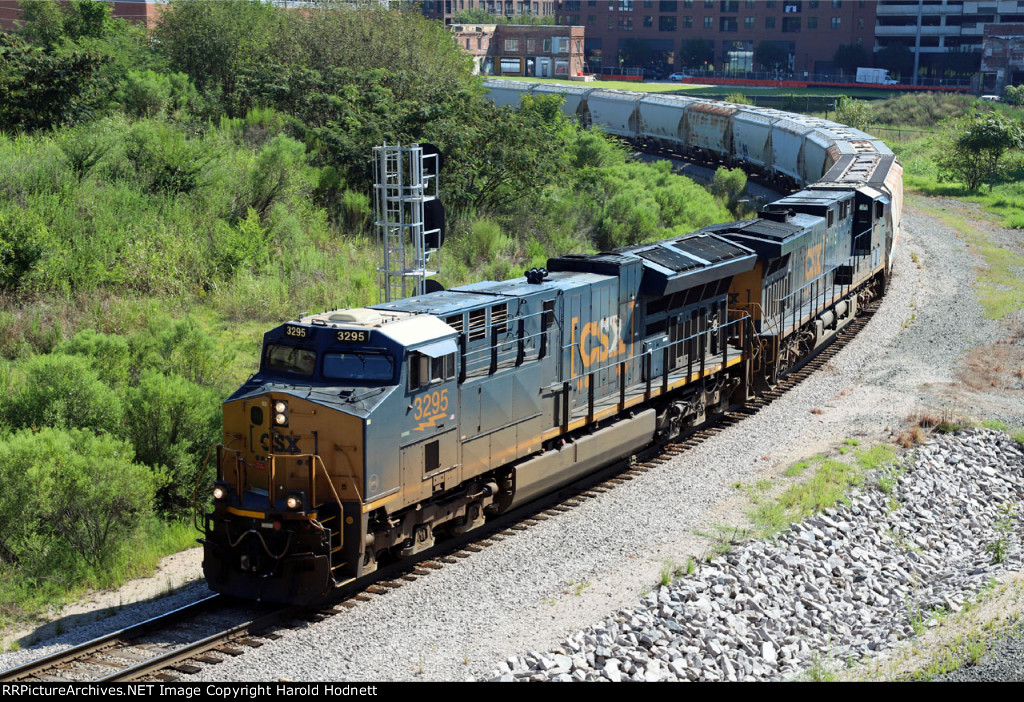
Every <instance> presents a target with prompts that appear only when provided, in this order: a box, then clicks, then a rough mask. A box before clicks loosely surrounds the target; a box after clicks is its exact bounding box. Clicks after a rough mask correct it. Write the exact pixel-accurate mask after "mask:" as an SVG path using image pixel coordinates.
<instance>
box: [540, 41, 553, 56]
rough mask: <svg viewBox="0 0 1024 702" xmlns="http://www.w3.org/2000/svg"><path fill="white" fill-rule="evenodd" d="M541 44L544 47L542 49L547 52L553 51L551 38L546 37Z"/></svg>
mask: <svg viewBox="0 0 1024 702" xmlns="http://www.w3.org/2000/svg"><path fill="white" fill-rule="evenodd" d="M541 46H542V47H543V48H542V51H543V52H544V53H545V54H550V53H551V40H550V39H545V40H544V41H543V42H541Z"/></svg>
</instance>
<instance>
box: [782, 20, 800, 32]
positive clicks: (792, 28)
mask: <svg viewBox="0 0 1024 702" xmlns="http://www.w3.org/2000/svg"><path fill="white" fill-rule="evenodd" d="M782 31H783V32H799V31H800V18H799V17H783V18H782Z"/></svg>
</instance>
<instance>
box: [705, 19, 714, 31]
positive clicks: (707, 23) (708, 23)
mask: <svg viewBox="0 0 1024 702" xmlns="http://www.w3.org/2000/svg"><path fill="white" fill-rule="evenodd" d="M714 28H715V18H714V17H705V18H704V29H714Z"/></svg>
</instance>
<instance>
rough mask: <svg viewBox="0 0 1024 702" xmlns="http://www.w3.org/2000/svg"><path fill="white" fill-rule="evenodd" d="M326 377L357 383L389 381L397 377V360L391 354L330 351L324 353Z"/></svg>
mask: <svg viewBox="0 0 1024 702" xmlns="http://www.w3.org/2000/svg"><path fill="white" fill-rule="evenodd" d="M324 377H325V378H327V379H329V380H346V381H350V382H352V383H354V384H356V385H361V384H364V383H389V382H391V381H392V379H393V378H394V377H395V361H394V359H393V358H392V357H391V356H389V355H386V354H383V353H376V352H363V351H359V352H354V351H348V352H344V353H328V354H325V355H324Z"/></svg>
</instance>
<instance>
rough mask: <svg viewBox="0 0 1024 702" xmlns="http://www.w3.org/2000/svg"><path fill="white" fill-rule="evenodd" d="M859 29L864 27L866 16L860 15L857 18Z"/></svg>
mask: <svg viewBox="0 0 1024 702" xmlns="http://www.w3.org/2000/svg"><path fill="white" fill-rule="evenodd" d="M857 29H864V18H863V17H858V18H857Z"/></svg>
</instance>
